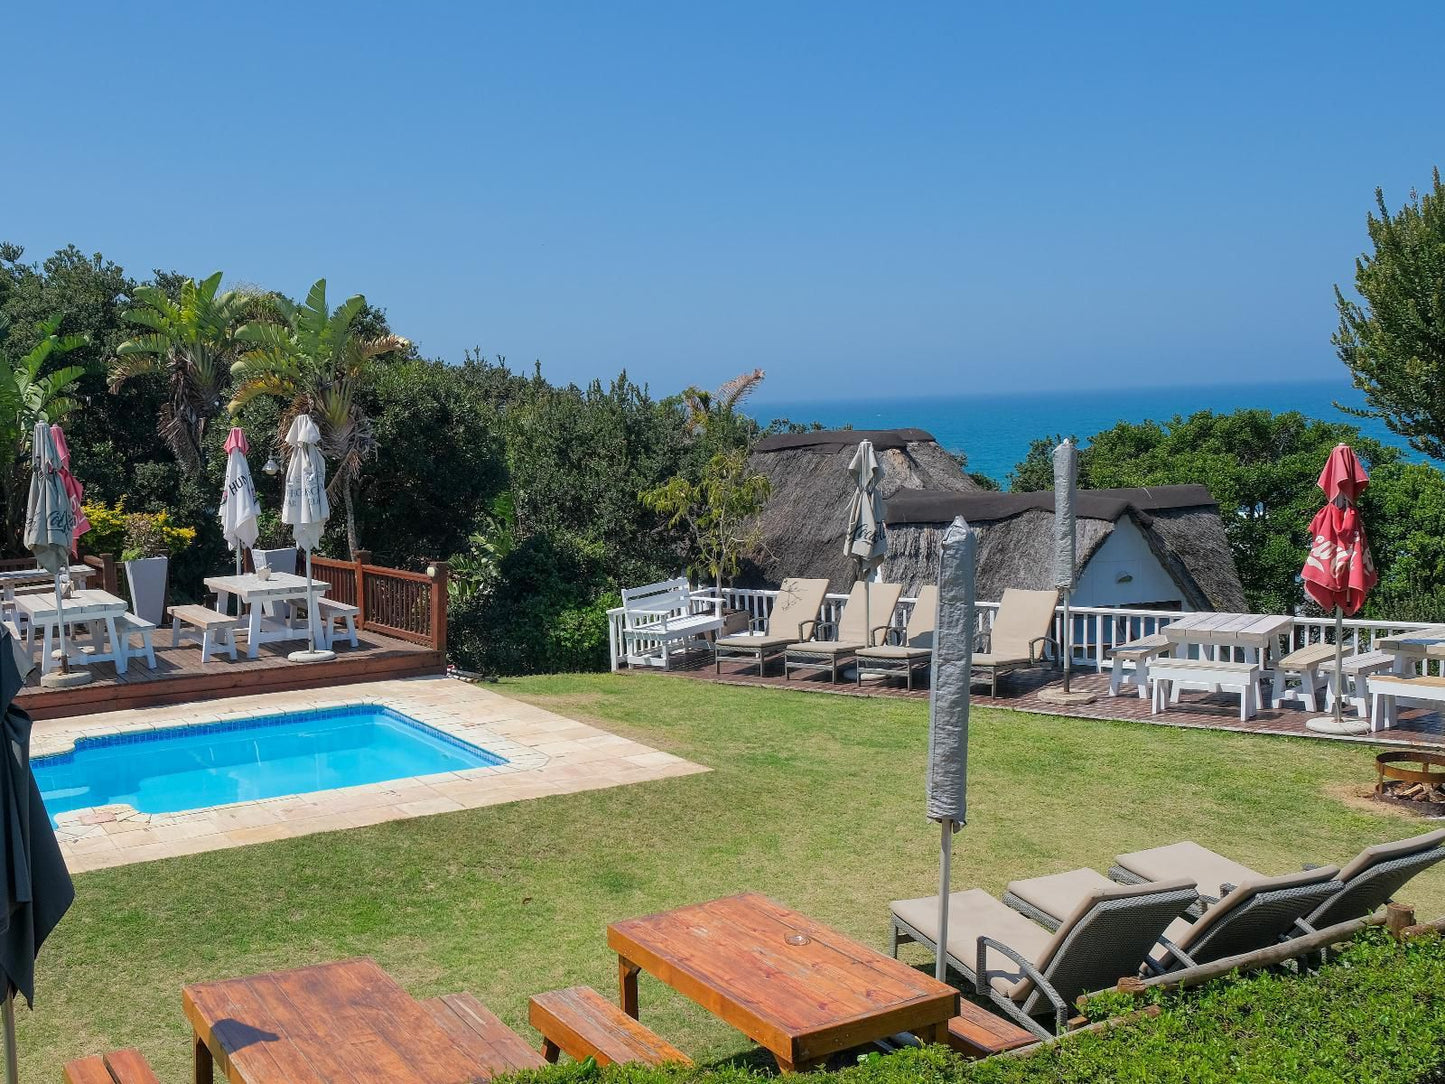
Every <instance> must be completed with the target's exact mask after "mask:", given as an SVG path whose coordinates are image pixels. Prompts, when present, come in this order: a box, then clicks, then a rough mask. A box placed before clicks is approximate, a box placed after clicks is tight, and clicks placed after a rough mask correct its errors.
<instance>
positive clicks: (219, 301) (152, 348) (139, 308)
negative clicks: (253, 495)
mask: <svg viewBox="0 0 1445 1084" xmlns="http://www.w3.org/2000/svg"><path fill="white" fill-rule="evenodd" d="M134 301H135V304H134V305H132V306H131V308H130V309H128V310H127V311H126V313H125V319H126V321H127V322H129V323H132V324H135V325H137V326H138V327H139V328H143V329H144V331H143V332H142V333H141V334H138V335H137V336H136V337H135V338H133V339H129V340H127V341H126V342H123V343H121V345H120V347H119V348H118V349H117V350H116V356H115V358H114V359H112V360H111V362H110V390H111V391H112V392H115V391H119V390H120V388H121V387H122V386H123V385H124V384H125V383H126V381H128V380H133V379H135V378H137V377H146V376H157V375H159V376H163V377H164V378H165V379H166V381H167V383H168V385H169V389H168V390H169V395H168V397H167V399H166V402H165V404H164V405H163V406H162V407H161V411H160V417H159V418H158V419H157V421H158V425H157V428H158V430H159V432H160V435H161V439H163V440H164V441H165V442H166V445H167V446H168V447H169V448H170V449H171V451H172V453H174V455H175V457H176V460H177V462H179V463H180V465H181V469H182V470H183V471H184V472H185V473H186V474H187V475H189V476H194V475H196V474H197V473H198V472H199V471H200V469H201V464H202V457H201V441H202V440H203V439H204V438H205V435H206V426H207V424H208V423H209V422H210V420H211V419H212V418H214V417H215V416H216V415H217V414H219V413H220V412H221V408H222V406H223V400H224V395H225V389H226V382H227V380H228V378H229V376H230V372H231V366H232V364H233V363H234V362H235V361H236V359H237V358H238V357H239V356H240V343H239V342H238V340H237V338H236V333H237V331H238V330H239V329H240V327H241V325H242V324H243V323H245V321H246V317H247V316H248V315H249V314H250V312H251V310H252V309H254V308H255V306H256V305H257V302H258V299H257V297H256V295H254V294H252V293H248V292H244V291H238V290H227V291H224V292H222V291H221V272H220V271H217V272H216V273H215V274H213V275H211V276H210V277H209V278H205V279H202V280H201V281H200V282H196V281H195V280H194V279H186V280H184V281H183V282H182V283H181V287H180V294H179V296H178V297H177V298H172V297H170V296H169V295H168V294H167V293H166V292H165V291H164V290H161V289H159V288H158V287H155V286H141V287H138V288H137V289H136V291H135V294H134Z"/></svg>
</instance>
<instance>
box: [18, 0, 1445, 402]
mask: <svg viewBox="0 0 1445 1084" xmlns="http://www.w3.org/2000/svg"><path fill="white" fill-rule="evenodd" d="M325 7H327V6H325V5H321V4H311V3H290V4H271V3H242V4H234V3H233V4H186V5H180V4H153V5H143V6H138V5H131V4H116V3H104V4H99V3H89V2H76V3H66V4H40V3H30V4H15V5H11V7H10V9H9V10H8V11H7V13H6V16H5V23H6V31H7V37H8V38H9V47H8V48H7V49H6V50H5V52H6V59H7V67H8V70H7V73H6V76H7V78H6V84H7V90H6V97H7V99H8V101H7V108H6V110H5V121H4V128H5V142H6V145H7V147H8V149H9V151H10V154H9V156H8V157H9V162H8V164H7V166H6V167H5V169H4V170H3V171H0V238H4V239H9V240H14V241H18V242H20V243H22V244H24V245H25V246H26V248H27V250H28V254H29V256H30V257H32V258H40V257H43V256H44V255H46V254H48V253H49V252H50V251H51V250H53V249H54V248H56V247H58V246H60V245H63V244H65V243H68V242H74V243H75V244H77V245H79V246H80V247H81V248H82V249H84V250H86V251H97V250H98V251H102V252H104V253H105V254H106V256H108V257H111V258H113V259H115V260H117V261H119V262H121V263H122V264H124V265H125V266H126V267H127V269H129V270H131V271H132V272H140V273H144V272H147V271H149V269H151V268H155V267H161V268H167V269H170V268H174V269H178V270H183V271H185V272H187V273H191V274H195V275H198V276H199V275H203V274H206V273H208V272H210V271H212V270H214V269H217V268H221V269H224V270H225V271H226V273H227V276H228V278H229V279H230V280H232V281H235V282H255V283H262V284H265V285H267V286H271V287H276V288H279V289H282V290H286V291H288V292H291V293H294V294H300V293H303V292H304V290H305V288H306V286H307V285H308V284H309V283H310V282H311V280H312V279H313V278H315V277H317V276H321V275H325V276H327V277H328V278H329V279H330V281H331V283H332V288H333V290H334V291H335V292H336V294H337V296H341V295H343V294H346V293H351V292H358V291H359V292H363V293H365V294H366V295H367V296H368V298H370V299H371V300H372V301H374V302H375V303H377V304H379V305H382V306H383V307H385V308H386V309H387V311H388V313H389V314H390V317H391V320H392V323H393V324H394V326H395V327H396V328H397V330H399V331H401V332H403V333H404V334H406V335H409V336H411V337H413V338H414V339H415V340H416V341H417V342H418V343H419V345H420V347H421V349H422V350H423V351H424V352H425V353H427V354H428V355H431V356H437V357H444V358H448V359H452V360H460V358H461V355H462V351H463V349H464V348H466V347H468V346H473V345H476V346H480V347H482V348H483V349H484V350H485V351H486V352H488V353H503V354H505V355H507V357H508V359H509V360H510V361H511V362H513V363H515V364H518V365H522V366H526V365H529V364H530V362H531V361H532V359H535V358H540V359H541V360H542V362H543V367H544V371H546V372H547V373H548V374H549V375H550V376H551V377H552V378H554V379H562V380H579V381H583V380H587V379H590V378H591V377H593V376H606V375H608V374H612V373H615V372H616V371H617V370H618V369H619V368H621V367H623V366H626V367H627V368H628V370H629V371H630V372H631V373H632V374H633V375H634V376H635V377H636V378H638V379H641V380H646V381H648V382H650V383H651V385H652V386H653V388H654V390H656V391H659V392H670V391H674V390H677V389H678V388H680V387H681V386H683V385H685V384H687V383H690V382H698V383H704V384H714V383H718V382H720V381H721V380H723V379H725V378H726V377H728V376H730V375H732V374H733V373H735V372H737V371H739V370H741V369H744V368H747V367H752V366H762V367H764V368H766V369H767V370H768V372H769V381H768V393H769V394H768V397H771V398H779V399H783V398H788V399H796V398H800V397H803V396H805V395H808V394H816V395H817V396H819V397H823V398H827V397H834V398H846V397H851V396H855V395H860V394H868V393H870V392H877V393H881V394H897V395H909V394H913V395H917V394H920V393H925V394H926V393H929V392H934V391H937V392H939V393H944V392H951V391H963V390H969V389H987V390H1010V389H1028V388H1036V387H1051V388H1059V387H1070V386H1078V385H1083V384H1089V383H1093V382H1096V381H1098V380H1101V379H1106V378H1107V379H1112V380H1116V381H1118V382H1120V384H1121V385H1126V384H1127V383H1128V382H1144V383H1155V384H1161V383H1170V382H1178V383H1187V384H1198V383H1201V382H1212V381H1230V380H1256V379H1258V380H1264V379H1271V378H1272V379H1281V378H1288V377H1292V376H1295V375H1300V374H1310V375H1315V376H1325V377H1331V376H1335V375H1337V374H1339V373H1340V370H1339V368H1338V363H1337V362H1336V361H1335V360H1334V355H1333V352H1332V349H1331V347H1330V344H1329V334H1330V332H1331V331H1332V330H1333V327H1334V322H1335V321H1334V316H1333V306H1332V297H1331V286H1332V284H1333V283H1335V282H1348V281H1349V280H1350V276H1351V275H1352V272H1353V262H1352V261H1353V258H1354V257H1355V255H1356V254H1358V253H1359V252H1360V251H1361V250H1362V248H1363V247H1364V246H1365V243H1366V237H1365V230H1364V218H1365V214H1366V212H1367V210H1368V209H1369V208H1370V206H1371V201H1372V198H1373V190H1374V188H1375V186H1376V185H1383V186H1384V188H1385V190H1386V196H1387V198H1389V199H1390V200H1391V202H1392V203H1399V202H1400V201H1401V200H1403V199H1404V198H1405V196H1406V194H1407V192H1408V191H1409V189H1410V187H1411V186H1412V185H1420V186H1423V185H1425V184H1426V183H1428V180H1429V177H1430V170H1431V167H1432V166H1433V165H1435V164H1436V163H1437V162H1441V161H1442V159H1445V143H1442V135H1445V132H1442V127H1445V124H1442V116H1445V114H1442V111H1441V103H1442V101H1445V93H1442V92H1445V66H1442V65H1441V63H1440V57H1439V51H1440V43H1441V41H1442V40H1445V8H1442V7H1436V6H1434V5H1431V4H1416V5H1409V6H1404V5H1386V6H1375V5H1361V4H1345V3H1331V2H1328V0H1319V2H1316V3H1300V4H1291V5H1272V6H1271V7H1270V11H1269V12H1268V13H1260V12H1258V11H1256V10H1255V7H1256V5H1254V4H1239V5H1224V4H1215V3H1211V4H1188V5H1185V4H1157V3H1147V4H1138V5H1122V4H1118V5H1110V4H1099V5H1094V4H1087V5H1086V4H1060V5H1057V6H1053V5H1043V4H1036V3H1035V4H1016V5H1011V6H1009V7H1008V10H1007V11H1004V10H1001V9H1002V8H1003V5H999V6H998V9H996V10H992V11H986V10H982V8H981V6H979V5H972V4H965V3H955V2H949V3H940V4H936V5H930V4H915V5H886V4H877V3H837V2H831V0H830V2H827V3H816V4H811V3H794V2H787V3H781V4H780V3H760V4H750V3H728V4H713V5H706V6H704V5H698V4H677V3H657V4H648V5H642V4H632V3H625V2H619V3H608V4H592V3H576V4H530V3H508V4H470V3H469V4H460V3H459V4H456V5H451V6H448V5H440V4H398V3H395V2H391V3H385V4H371V3H348V4H336V5H332V6H330V10H323V8H325ZM1166 9H1167V10H1166ZM1106 374H1108V375H1107V377H1106Z"/></svg>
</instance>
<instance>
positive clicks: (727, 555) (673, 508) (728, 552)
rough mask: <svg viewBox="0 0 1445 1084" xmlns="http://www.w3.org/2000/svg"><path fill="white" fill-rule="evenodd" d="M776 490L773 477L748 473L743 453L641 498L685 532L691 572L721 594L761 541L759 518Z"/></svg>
mask: <svg viewBox="0 0 1445 1084" xmlns="http://www.w3.org/2000/svg"><path fill="white" fill-rule="evenodd" d="M771 491H772V483H771V482H770V481H769V480H768V476H767V475H765V474H763V473H762V472H761V471H755V470H752V469H751V468H749V466H748V455H747V451H746V450H745V449H742V448H738V449H734V450H732V451H728V452H718V453H717V454H716V455H714V456H713V457H712V458H711V459H710V460H708V462H707V466H706V467H705V468H704V469H703V472H702V477H701V478H700V479H699V480H698V481H696V482H694V481H692V480H691V479H689V478H687V477H685V476H683V475H678V476H676V477H674V478H671V479H669V480H668V481H667V482H666V483H665V484H663V485H661V486H658V487H656V488H655V489H650V490H646V491H644V492H643V493H641V494H640V495H639V496H640V499H641V501H642V503H643V504H644V505H645V506H646V507H648V508H650V509H652V511H654V512H659V513H661V514H663V515H665V516H667V517H668V521H667V522H668V526H669V527H673V528H679V527H680V528H683V529H684V530H686V532H687V536H688V541H689V547H688V548H689V550H690V552H691V555H692V562H691V568H692V571H693V572H694V573H695V574H696V573H701V572H706V573H707V574H708V578H709V579H710V580H712V582H713V583H714V584H716V585H717V588H718V590H719V592H721V590H722V587H723V581H724V579H729V578H731V577H733V576H736V575H737V572H738V564H739V562H740V561H741V559H742V558H743V557H745V556H746V555H747V554H748V553H749V552H750V551H752V550H754V549H756V548H757V546H758V543H759V541H760V540H761V538H762V528H761V526H760V525H759V523H758V521H757V515H758V513H759V512H761V511H762V510H763V505H765V504H766V503H767V500H768V494H769V493H770V492H771Z"/></svg>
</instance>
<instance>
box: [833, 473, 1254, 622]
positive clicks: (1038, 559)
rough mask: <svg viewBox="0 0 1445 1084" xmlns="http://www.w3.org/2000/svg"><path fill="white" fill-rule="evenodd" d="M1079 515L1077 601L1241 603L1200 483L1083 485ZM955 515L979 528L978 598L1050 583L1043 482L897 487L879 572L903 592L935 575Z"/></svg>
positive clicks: (1047, 495) (1050, 523)
mask: <svg viewBox="0 0 1445 1084" xmlns="http://www.w3.org/2000/svg"><path fill="white" fill-rule="evenodd" d="M1077 515H1078V520H1077V524H1078V526H1077V531H1078V535H1077V537H1078V545H1077V560H1078V579H1077V583H1078V586H1077V588H1076V590H1075V592H1074V601H1075V602H1076V603H1077V604H1078V605H1080V606H1140V607H1147V608H1153V609H1174V608H1177V609H1184V610H1221V611H1241V610H1244V609H1245V601H1244V588H1243V587H1242V586H1241V585H1240V582H1239V572H1238V571H1237V570H1236V568H1235V566H1234V557H1233V555H1232V553H1231V552H1230V549H1229V540H1228V539H1227V538H1226V537H1225V534H1224V523H1223V521H1222V520H1221V519H1220V518H1219V506H1218V504H1217V503H1216V502H1215V500H1214V498H1213V497H1211V496H1210V494H1209V490H1208V489H1206V488H1205V487H1204V486H1198V485H1186V486H1154V487H1151V488H1148V489H1095V490H1081V491H1080V492H1079V500H1078V505H1077ZM954 516H963V518H964V519H966V520H967V521H968V523H969V525H970V526H973V527H977V528H978V529H979V532H980V538H979V551H978V597H979V598H980V599H989V600H992V599H997V598H999V597H1000V596H1001V595H1002V594H1003V591H1004V589H1005V588H1007V587H1023V588H1048V587H1050V586H1052V580H1053V527H1054V495H1053V493H1052V492H1051V491H1047V490H1046V491H1043V492H1037V493H992V492H975V493H960V492H929V491H927V490H925V489H923V488H922V487H919V488H909V489H903V490H899V491H897V492H895V493H894V494H893V495H892V497H891V498H890V499H889V501H888V504H887V513H886V516H885V521H886V523H887V528H888V556H887V558H886V559H885V561H884V564H883V569H882V578H883V579H885V580H888V581H891V582H894V583H902V584H903V585H904V592H905V594H911V593H913V592H914V591H916V590H917V588H918V587H920V586H922V585H923V584H925V583H932V582H933V580H934V577H935V575H936V566H937V562H938V547H939V544H940V542H941V540H942V537H943V531H944V529H945V528H946V527H947V526H948V524H949V523H951V522H952V521H953V518H954ZM840 544H841V543H840Z"/></svg>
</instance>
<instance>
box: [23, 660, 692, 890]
mask: <svg viewBox="0 0 1445 1084" xmlns="http://www.w3.org/2000/svg"><path fill="white" fill-rule="evenodd" d="M223 705H224V706H223ZM349 706H357V707H384V708H390V709H391V710H393V711H397V712H400V713H401V714H403V715H406V716H408V717H410V718H412V719H414V720H416V721H417V722H418V723H421V724H422V725H423V726H427V727H431V728H433V729H435V730H437V731H440V732H441V733H443V734H445V735H447V736H449V737H452V738H455V739H457V740H459V741H462V742H465V743H467V744H468V745H472V746H476V747H478V748H480V749H483V750H485V751H487V752H489V753H492V754H495V755H496V756H500V757H503V758H505V760H506V763H503V764H495V765H487V766H484V767H477V768H466V769H462V770H459V771H451V772H440V773H434V774H431V775H424V776H409V777H406V778H402V779H394V780H388V781H385V782H380V783H363V784H357V785H354V786H349V787H336V788H332V789H330V790H321V791H309V792H306V793H303V794H290V795H281V796H277V797H273V798H260V799H251V800H247V801H242V802H231V803H227V804H225V805H217V806H208V807H205V808H202V809H196V810H187V811H184V812H179V813H142V812H139V811H138V810H136V809H134V808H133V807H131V806H129V805H106V806H92V807H88V808H86V809H81V810H71V811H68V812H66V813H61V814H59V815H57V816H56V818H55V821H56V823H57V824H58V825H59V828H58V829H57V830H56V837H57V838H58V839H59V840H60V845H61V851H62V853H63V854H64V856H65V859H66V863H67V865H69V866H70V868H71V870H72V871H73V872H81V871H84V870H89V869H98V868H103V867H106V866H115V865H125V864H129V863H132V862H141V861H149V860H152V859H157V858H167V857H174V856H177V855H181V854H194V853H199V852H201V851H208V850H215V849H220V848H225V847H237V846H244V845H246V844H249V843H256V842H264V841H267V840H271V839H284V838H290V837H293V836H300V835H308V834H311V833H313V832H324V831H335V830H340V829H346V828H356V827H364V826H367V825H371V824H380V823H383V822H385V821H391V820H402V819H407V818H411V817H419V816H427V815H431V814H435V813H445V812H456V811H459V810H463V809H472V808H478V807H480V806H484V805H495V804H501V803H504V802H510V801H521V800H526V799H530V798H540V797H546V796H550V795H555V794H566V793H573V792H577V791H582V790H593V789H599V788H603V787H612V786H622V785H627V784H630V783H639V782H647V781H651V780H656V779H666V778H672V777H677V776H682V775H692V774H697V773H701V772H706V771H709V769H708V768H705V767H703V766H702V765H699V764H694V763H692V762H690V761H687V760H684V759H683V758H681V757H677V756H674V755H673V754H671V753H667V752H664V751H661V750H657V749H654V748H652V747H651V746H647V745H643V744H642V743H640V742H635V741H632V740H631V739H629V738H624V737H621V736H619V735H615V734H611V733H609V732H607V731H604V730H601V729H599V728H597V727H593V726H590V725H588V724H586V723H580V722H577V721H576V720H573V719H568V718H566V717H565V716H562V715H557V714H556V713H554V712H550V711H546V710H545V709H542V708H537V707H534V706H532V705H530V704H524V703H522V702H521V701H517V700H511V699H509V698H507V697H504V696H501V695H499V694H497V693H495V692H492V691H491V690H488V689H482V688H480V687H478V686H475V685H472V684H470V683H467V682H463V681H458V680H456V679H453V678H446V677H422V678H408V679H399V680H392V681H383V682H372V683H365V684H359V685H348V686H340V687H337V688H334V689H324V690H306V691H301V692H284V693H265V694H258V695H254V696H250V697H242V698H228V699H227V700H224V701H216V702H211V703H192V704H180V705H174V706H171V707H162V708H149V709H136V710H133V711H122V712H106V713H102V714H96V715H90V716H79V717H73V718H68V719H58V720H52V721H46V722H39V723H36V724H35V727H34V731H33V732H32V737H31V756H32V757H33V758H39V757H42V756H50V755H55V754H63V753H65V752H67V751H70V750H73V749H74V747H75V742H76V741H77V740H79V739H81V738H86V737H102V736H107V735H114V734H128V733H137V732H141V731H146V730H172V729H185V728H188V727H193V726H194V727H199V726H204V725H207V724H215V723H229V722H236V723H245V722H247V721H248V720H253V719H261V718H265V717H267V716H275V715H278V714H283V713H289V712H302V711H307V710H316V709H325V708H336V707H349Z"/></svg>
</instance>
